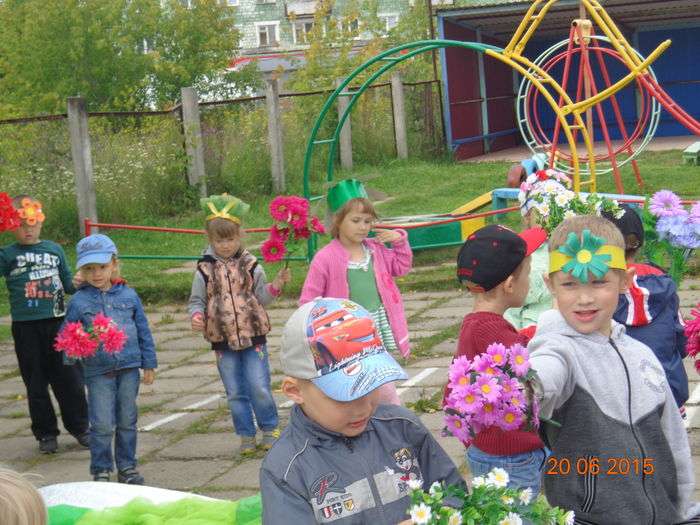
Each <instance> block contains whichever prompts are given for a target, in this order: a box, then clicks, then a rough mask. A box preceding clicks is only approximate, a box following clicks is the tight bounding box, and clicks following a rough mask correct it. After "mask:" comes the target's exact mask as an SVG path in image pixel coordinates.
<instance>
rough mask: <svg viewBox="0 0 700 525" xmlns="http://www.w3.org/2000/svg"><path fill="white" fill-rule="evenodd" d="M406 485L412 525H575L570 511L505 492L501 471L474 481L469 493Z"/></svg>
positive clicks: (529, 491) (504, 475)
mask: <svg viewBox="0 0 700 525" xmlns="http://www.w3.org/2000/svg"><path fill="white" fill-rule="evenodd" d="M408 484H409V487H410V488H411V507H410V508H409V513H410V515H411V521H412V522H413V523H414V524H415V525H462V524H464V525H522V524H523V522H524V520H528V521H529V522H530V523H536V524H537V525H550V524H551V525H572V524H573V523H574V513H573V511H565V510H562V509H560V508H558V507H551V506H550V505H549V504H548V503H547V500H546V499H545V497H544V496H539V497H538V498H537V499H535V500H533V499H532V489H529V488H527V489H525V490H517V489H513V488H508V487H507V485H508V473H507V472H506V471H505V470H503V469H500V468H494V469H493V470H492V471H491V472H489V474H488V475H487V476H478V477H476V478H474V479H473V480H472V489H471V492H467V491H465V490H464V489H463V488H461V487H457V486H453V485H451V486H448V487H445V486H444V485H443V484H441V483H437V482H436V483H433V485H432V486H431V487H430V488H429V489H428V491H427V492H424V491H423V490H422V489H421V485H420V482H418V481H416V480H411V481H409V482H408ZM446 503H449V505H450V506H447V505H446Z"/></svg>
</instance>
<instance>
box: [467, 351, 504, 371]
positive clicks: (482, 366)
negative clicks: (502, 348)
mask: <svg viewBox="0 0 700 525" xmlns="http://www.w3.org/2000/svg"><path fill="white" fill-rule="evenodd" d="M472 370H474V371H476V372H480V373H482V374H486V375H489V376H495V375H496V374H497V373H498V372H497V371H496V366H495V365H494V362H493V358H492V357H491V356H490V355H488V354H480V355H478V356H476V357H475V358H474V360H473V362H472Z"/></svg>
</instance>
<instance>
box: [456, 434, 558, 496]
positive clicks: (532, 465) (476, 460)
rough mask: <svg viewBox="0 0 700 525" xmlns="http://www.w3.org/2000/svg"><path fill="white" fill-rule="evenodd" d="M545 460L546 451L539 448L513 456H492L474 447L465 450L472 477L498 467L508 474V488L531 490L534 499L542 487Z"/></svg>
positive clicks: (483, 474)
mask: <svg viewBox="0 0 700 525" xmlns="http://www.w3.org/2000/svg"><path fill="white" fill-rule="evenodd" d="M545 459H547V452H546V449H543V448H540V449H537V450H533V451H532V452H525V453H524V454H515V455H513V456H494V455H492V454H487V453H486V452H484V451H483V450H479V449H478V448H476V447H475V446H474V445H471V446H470V447H469V448H468V449H467V461H469V469H470V470H471V472H472V475H473V476H485V475H486V474H488V473H489V472H491V470H492V469H494V468H496V467H499V468H502V469H503V470H505V471H506V472H507V473H508V478H509V479H510V481H509V482H508V487H509V488H514V489H526V488H528V487H529V488H531V489H532V498H533V499H534V498H536V497H537V495H538V494H539V493H540V487H541V486H542V469H543V468H544V463H545Z"/></svg>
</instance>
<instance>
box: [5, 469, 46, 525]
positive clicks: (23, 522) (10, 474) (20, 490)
mask: <svg viewBox="0 0 700 525" xmlns="http://www.w3.org/2000/svg"><path fill="white" fill-rule="evenodd" d="M47 521H48V515H47V513H46V506H45V505H44V500H43V499H42V498H41V494H39V492H38V491H37V490H36V489H35V488H34V485H32V484H31V483H30V482H29V481H28V480H27V479H26V478H25V477H24V476H22V475H21V474H18V473H17V472H14V471H12V470H9V469H6V468H1V467H0V523H2V525H46V523H47Z"/></svg>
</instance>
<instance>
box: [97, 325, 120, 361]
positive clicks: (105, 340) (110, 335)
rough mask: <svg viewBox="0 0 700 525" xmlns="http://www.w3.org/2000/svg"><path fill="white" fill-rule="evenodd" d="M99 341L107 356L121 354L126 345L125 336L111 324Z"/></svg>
mask: <svg viewBox="0 0 700 525" xmlns="http://www.w3.org/2000/svg"><path fill="white" fill-rule="evenodd" d="M100 341H101V342H102V348H103V349H104V351H105V352H107V353H109V354H113V353H115V352H121V350H122V348H124V344H125V343H126V334H125V333H124V332H122V331H121V330H119V328H117V326H116V325H115V324H114V323H111V324H110V325H109V327H108V328H107V330H106V331H105V332H103V333H102V334H101V335H100Z"/></svg>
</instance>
